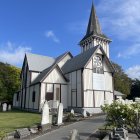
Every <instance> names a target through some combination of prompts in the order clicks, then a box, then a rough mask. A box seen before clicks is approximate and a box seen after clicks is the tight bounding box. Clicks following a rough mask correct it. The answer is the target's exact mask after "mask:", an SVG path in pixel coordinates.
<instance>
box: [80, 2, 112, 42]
mask: <svg viewBox="0 0 140 140" xmlns="http://www.w3.org/2000/svg"><path fill="white" fill-rule="evenodd" d="M90 36H97V37H101V38H104V39H107V40H108V41H111V40H110V39H109V38H108V37H107V36H106V35H104V34H103V33H102V30H101V26H100V23H99V20H98V17H97V14H96V10H95V7H94V4H93V3H92V7H91V12H90V18H89V22H88V27H87V32H86V35H85V36H84V38H83V39H82V40H81V41H80V42H82V41H84V40H85V39H86V38H88V37H90Z"/></svg>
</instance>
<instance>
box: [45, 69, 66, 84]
mask: <svg viewBox="0 0 140 140" xmlns="http://www.w3.org/2000/svg"><path fill="white" fill-rule="evenodd" d="M43 82H45V83H64V84H65V83H66V81H65V79H64V78H63V76H62V74H61V73H60V72H59V71H58V70H57V68H55V69H53V70H52V71H51V72H50V74H49V75H48V76H47V77H46V78H45V79H44V80H43Z"/></svg>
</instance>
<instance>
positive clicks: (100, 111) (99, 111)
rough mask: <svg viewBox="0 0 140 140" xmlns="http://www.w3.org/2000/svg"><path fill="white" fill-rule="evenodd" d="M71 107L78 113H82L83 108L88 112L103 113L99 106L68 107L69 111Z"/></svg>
mask: <svg viewBox="0 0 140 140" xmlns="http://www.w3.org/2000/svg"><path fill="white" fill-rule="evenodd" d="M71 109H73V110H74V112H76V113H80V114H82V112H83V110H85V111H87V112H88V113H90V114H98V113H103V111H102V110H101V108H100V107H99V108H94V107H93V108H91V107H90V108H88V107H86V108H76V107H68V110H69V111H71Z"/></svg>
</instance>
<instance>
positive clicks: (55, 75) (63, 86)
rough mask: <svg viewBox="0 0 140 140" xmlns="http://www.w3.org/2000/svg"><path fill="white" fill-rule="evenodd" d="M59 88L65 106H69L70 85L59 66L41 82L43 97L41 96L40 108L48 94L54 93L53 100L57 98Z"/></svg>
mask: <svg viewBox="0 0 140 140" xmlns="http://www.w3.org/2000/svg"><path fill="white" fill-rule="evenodd" d="M58 89H59V93H60V94H59V97H60V101H61V102H62V103H63V105H64V108H67V104H68V102H67V94H68V85H67V82H66V81H65V79H64V78H63V76H62V74H61V73H60V72H59V70H58V69H57V68H55V69H54V70H52V71H51V72H50V73H49V75H48V76H47V77H46V78H45V79H44V80H43V82H42V83H41V98H40V108H42V105H43V104H44V102H45V100H46V94H47V93H49V94H51V93H52V94H53V95H52V97H53V100H56V99H57V97H56V94H57V90H58Z"/></svg>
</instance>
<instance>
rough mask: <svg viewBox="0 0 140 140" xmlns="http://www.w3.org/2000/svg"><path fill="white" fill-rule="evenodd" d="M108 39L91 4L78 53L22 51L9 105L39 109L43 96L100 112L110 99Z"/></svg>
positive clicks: (69, 106) (68, 104)
mask: <svg viewBox="0 0 140 140" xmlns="http://www.w3.org/2000/svg"><path fill="white" fill-rule="evenodd" d="M110 42H111V40H110V39H109V38H108V37H107V36H106V35H104V34H103V33H102V31H101V27H100V24H99V21H98V18H97V15H96V11H95V8H94V5H92V9H91V14H90V18H89V23H88V27H87V32H86V35H85V36H84V38H83V39H82V40H81V41H80V43H79V44H80V47H81V53H80V54H78V55H77V56H75V57H73V56H72V54H71V53H70V52H66V53H64V54H62V55H60V56H58V57H57V58H52V57H48V56H41V55H37V54H31V53H27V54H25V58H24V62H23V66H22V72H21V80H22V84H21V89H20V91H19V92H17V93H15V94H14V97H13V106H14V107H16V108H21V109H25V110H29V111H37V112H40V111H41V108H42V106H43V104H44V102H45V100H47V101H49V100H58V101H59V102H61V103H63V105H64V109H71V108H73V109H75V111H76V110H77V111H78V110H81V109H85V110H86V111H88V112H90V113H98V112H100V111H101V109H100V106H101V105H103V104H104V101H107V102H108V103H111V102H112V101H113V100H114V85H113V73H114V68H113V66H112V64H111V62H110V60H109V43H110Z"/></svg>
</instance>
